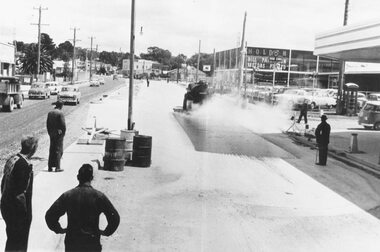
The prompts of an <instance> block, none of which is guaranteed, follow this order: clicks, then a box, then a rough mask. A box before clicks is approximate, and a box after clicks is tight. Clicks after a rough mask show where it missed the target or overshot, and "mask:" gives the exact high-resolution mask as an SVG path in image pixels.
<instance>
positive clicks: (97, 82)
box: [90, 79, 100, 87]
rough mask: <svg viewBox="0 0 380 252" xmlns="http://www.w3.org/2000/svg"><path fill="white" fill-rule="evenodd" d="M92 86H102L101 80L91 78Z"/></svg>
mask: <svg viewBox="0 0 380 252" xmlns="http://www.w3.org/2000/svg"><path fill="white" fill-rule="evenodd" d="M90 87H100V82H99V81H98V80H97V79H96V80H91V81H90Z"/></svg>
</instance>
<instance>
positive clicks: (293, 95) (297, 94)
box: [274, 89, 307, 109]
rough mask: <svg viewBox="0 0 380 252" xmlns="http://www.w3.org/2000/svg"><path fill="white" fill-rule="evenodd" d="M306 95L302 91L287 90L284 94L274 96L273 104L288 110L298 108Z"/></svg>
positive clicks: (305, 92)
mask: <svg viewBox="0 0 380 252" xmlns="http://www.w3.org/2000/svg"><path fill="white" fill-rule="evenodd" d="M306 94H307V91H306V90H303V89H288V90H285V91H284V93H279V94H275V95H274V103H275V104H278V105H280V106H287V107H288V108H291V109H294V108H298V107H299V105H301V104H302V103H303V102H304V100H305V96H306Z"/></svg>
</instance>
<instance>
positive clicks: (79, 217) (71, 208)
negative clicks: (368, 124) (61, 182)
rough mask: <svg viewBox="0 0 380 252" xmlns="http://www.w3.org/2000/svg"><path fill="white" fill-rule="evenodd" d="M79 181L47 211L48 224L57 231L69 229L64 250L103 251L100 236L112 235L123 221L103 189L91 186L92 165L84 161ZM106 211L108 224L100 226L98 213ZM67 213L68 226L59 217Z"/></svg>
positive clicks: (65, 231)
mask: <svg viewBox="0 0 380 252" xmlns="http://www.w3.org/2000/svg"><path fill="white" fill-rule="evenodd" d="M77 179H78V180H79V185H78V186H77V187H75V188H73V189H71V190H69V191H67V192H65V193H64V194H62V195H61V196H60V197H59V198H58V199H57V200H56V201H55V202H54V203H53V205H52V206H51V207H50V208H49V210H48V211H47V212H46V215H45V220H46V223H47V225H48V227H49V228H50V229H51V230H52V231H54V232H55V233H57V234H63V233H66V237H65V251H101V250H102V245H101V244H100V236H101V235H103V236H110V235H112V234H113V233H114V232H115V231H116V229H117V227H118V226H119V223H120V216H119V214H118V212H117V211H116V209H115V207H114V206H113V205H112V203H111V202H110V201H109V199H108V198H107V196H105V195H104V194H103V193H102V192H100V191H98V190H95V189H94V188H92V186H91V181H92V179H93V168H92V166H91V165H90V164H84V165H82V167H81V168H80V169H79V171H78V175H77ZM102 213H103V214H104V215H105V216H106V219H107V222H108V224H107V226H106V228H105V229H104V230H99V217H100V215H101V214H102ZM64 214H67V228H62V227H61V225H60V223H59V218H60V217H61V216H63V215H64Z"/></svg>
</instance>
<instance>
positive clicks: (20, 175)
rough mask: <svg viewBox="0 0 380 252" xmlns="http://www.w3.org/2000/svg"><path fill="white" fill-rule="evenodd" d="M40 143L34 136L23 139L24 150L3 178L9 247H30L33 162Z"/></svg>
mask: <svg viewBox="0 0 380 252" xmlns="http://www.w3.org/2000/svg"><path fill="white" fill-rule="evenodd" d="M37 147H38V139H37V138H36V137H33V136H27V137H23V138H22V139H21V151H20V153H18V154H16V155H14V156H12V157H11V158H9V159H8V161H7V162H6V164H5V167H4V174H3V179H2V181H1V215H2V216H3V219H4V221H5V224H6V233H7V242H6V245H5V251H27V248H28V238H29V230H30V224H31V223H32V190H33V166H32V164H31V163H30V162H29V160H30V158H31V157H32V156H33V155H34V153H35V152H36V150H37Z"/></svg>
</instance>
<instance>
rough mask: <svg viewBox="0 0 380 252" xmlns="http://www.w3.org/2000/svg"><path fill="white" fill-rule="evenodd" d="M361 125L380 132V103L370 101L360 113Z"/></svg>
mask: <svg viewBox="0 0 380 252" xmlns="http://www.w3.org/2000/svg"><path fill="white" fill-rule="evenodd" d="M358 119H359V121H358V122H359V125H363V126H364V128H366V129H372V128H373V129H375V130H380V101H368V102H367V103H366V104H365V105H364V107H363V108H362V109H361V110H360V112H359V118H358Z"/></svg>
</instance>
